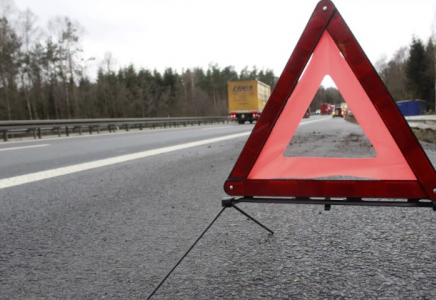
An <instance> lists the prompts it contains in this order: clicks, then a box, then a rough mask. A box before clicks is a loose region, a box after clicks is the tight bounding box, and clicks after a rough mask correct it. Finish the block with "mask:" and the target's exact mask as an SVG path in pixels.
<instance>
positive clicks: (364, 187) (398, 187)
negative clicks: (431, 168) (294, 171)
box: [224, 180, 427, 199]
mask: <svg viewBox="0 0 436 300" xmlns="http://www.w3.org/2000/svg"><path fill="white" fill-rule="evenodd" d="M230 186H233V189H231V188H230ZM224 190H225V192H226V193H227V194H229V195H231V196H277V197H282V196H283V197H285V196H294V197H344V198H345V197H351V198H381V196H380V195H383V198H417V199H422V198H426V197H427V195H426V193H425V192H424V190H423V189H422V187H421V185H420V184H419V183H418V182H417V181H384V180H380V181H372V180H371V181H364V180H350V181H345V180H227V181H226V183H225V185H224Z"/></svg>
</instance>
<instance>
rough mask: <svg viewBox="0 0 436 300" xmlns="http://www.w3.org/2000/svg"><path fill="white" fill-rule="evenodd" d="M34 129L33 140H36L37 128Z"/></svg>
mask: <svg viewBox="0 0 436 300" xmlns="http://www.w3.org/2000/svg"><path fill="white" fill-rule="evenodd" d="M32 129H33V138H34V139H35V140H36V128H32Z"/></svg>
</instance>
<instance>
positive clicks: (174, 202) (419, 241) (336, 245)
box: [0, 116, 436, 299]
mask: <svg viewBox="0 0 436 300" xmlns="http://www.w3.org/2000/svg"><path fill="white" fill-rule="evenodd" d="M302 122H303V123H305V124H304V125H302V126H300V127H299V130H298V134H299V137H297V136H296V140H293V142H294V143H293V142H291V144H290V147H298V148H300V149H299V150H298V151H301V153H309V154H307V155H308V156H310V155H319V153H334V155H338V156H341V155H343V156H348V155H349V153H350V151H348V150H347V149H348V148H349V147H351V146H350V145H345V146H344V147H342V148H341V147H337V144H338V143H339V144H344V143H343V142H339V141H341V140H342V141H343V140H344V139H345V140H348V139H349V138H350V135H351V137H352V138H355V137H356V136H359V134H360V133H359V131H358V130H357V128H358V127H357V126H355V127H353V126H354V125H352V124H348V123H346V121H344V120H342V119H332V118H331V117H324V116H313V117H311V118H309V119H304V120H303V121H302ZM350 125H351V126H350ZM252 128H253V126H252V125H248V124H246V125H224V126H223V125H218V126H207V127H206V126H203V127H197V126H196V127H188V128H180V129H166V130H155V131H151V130H150V131H144V132H131V133H122V134H108V135H93V136H89V137H78V138H65V139H60V138H53V139H44V140H41V141H21V142H8V143H1V144H0V170H1V172H0V299H144V298H147V297H148V295H149V294H150V293H151V292H152V291H153V289H154V288H155V287H156V286H157V284H159V282H160V281H161V280H162V279H163V277H164V276H165V275H166V274H167V273H168V272H169V270H171V268H172V267H173V266H174V264H175V263H176V262H177V261H178V260H179V259H180V258H181V257H182V256H183V254H184V253H185V252H186V250H187V249H188V248H189V247H190V246H191V245H192V243H193V242H194V241H195V240H196V238H197V237H198V236H199V235H200V234H201V232H202V231H203V230H204V229H205V228H206V226H207V225H208V224H209V223H210V222H211V221H212V219H213V218H214V217H215V216H216V215H217V214H218V212H219V211H220V210H221V199H222V197H224V196H225V194H224V192H223V183H224V181H225V180H226V179H227V177H228V175H229V173H230V171H231V169H232V167H233V165H234V163H235V161H236V159H237V157H238V156H239V154H240V152H241V150H242V148H243V146H244V143H245V141H246V139H247V137H248V134H249V132H250V131H251V129H252ZM321 130H324V131H325V132H324V133H321ZM328 134H331V136H326V135H328ZM314 135H315V136H318V137H319V138H316V139H314V138H313V136H314ZM322 135H324V140H326V141H336V142H333V143H330V146H328V144H329V143H327V142H326V143H319V144H317V146H316V147H313V145H312V146H310V145H311V143H305V142H304V141H305V140H304V139H306V141H309V142H310V141H315V142H316V141H319V140H320V139H321V136H322ZM298 139H300V140H298ZM355 144H356V145H357V148H359V149H367V150H368V151H369V152H368V153H369V154H365V153H363V152H362V154H361V155H363V156H365V155H372V154H370V151H371V147H370V145H369V146H368V144H367V143H366V142H365V141H364V138H362V139H361V138H360V137H359V138H358V139H357V140H356V143H355ZM295 145H297V146H295ZM356 145H355V146H356ZM423 146H424V149H425V150H426V153H427V155H428V156H429V158H430V159H431V160H432V162H433V164H434V163H436V147H435V146H434V145H430V144H423ZM323 147H325V148H323ZM329 147H330V148H329ZM331 147H336V148H334V150H332V148H331ZM301 148H303V149H301ZM290 149H291V150H289V149H288V151H289V153H290V154H289V155H292V153H294V152H293V151H292V148H290ZM295 149H296V148H295ZM320 149H321V150H322V149H324V150H323V151H321V150H320ZM341 149H342V150H341ZM341 151H343V152H341ZM310 153H312V154H310ZM332 155H333V154H329V155H327V156H330V157H331V156H332ZM239 207H240V208H242V209H243V210H245V211H246V212H247V213H249V214H250V215H252V216H254V217H255V218H256V219H257V220H259V221H261V222H262V223H263V224H265V225H266V226H268V227H269V228H271V229H272V230H274V231H275V234H274V235H272V236H271V235H269V234H268V232H267V231H265V230H264V229H263V228H261V227H259V226H258V225H256V224H255V223H253V222H252V221H250V220H248V219H247V218H246V217H244V216H243V215H241V214H240V213H238V212H237V211H236V210H234V209H227V210H225V211H224V213H223V214H222V215H221V217H220V218H219V219H218V220H217V222H216V223H215V224H214V225H213V226H212V228H211V229H210V230H209V231H208V232H207V233H206V235H205V236H204V237H203V238H202V239H201V240H200V242H199V243H198V245H197V246H196V247H195V248H194V249H193V250H192V251H191V253H190V254H189V255H188V256H187V257H186V258H185V260H184V261H183V262H182V263H181V264H180V266H179V267H178V268H177V269H176V270H175V272H174V273H173V274H172V275H171V276H170V277H169V278H168V280H167V281H166V282H165V283H164V284H163V285H162V287H161V288H160V289H159V290H158V292H157V293H156V294H155V295H154V296H153V299H435V298H436V252H435V248H436V235H435V233H434V231H433V229H434V227H435V220H436V219H435V216H436V213H435V212H433V211H432V210H431V209H428V208H380V207H345V206H342V207H341V206H338V207H337V206H334V207H332V210H331V211H324V210H323V206H321V205H319V206H316V205H272V204H271V205H267V204H241V205H239Z"/></svg>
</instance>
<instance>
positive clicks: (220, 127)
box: [202, 126, 231, 130]
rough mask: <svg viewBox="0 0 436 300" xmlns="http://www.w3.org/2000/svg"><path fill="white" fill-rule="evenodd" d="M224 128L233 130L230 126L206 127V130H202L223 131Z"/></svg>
mask: <svg viewBox="0 0 436 300" xmlns="http://www.w3.org/2000/svg"><path fill="white" fill-rule="evenodd" d="M222 128H231V127H230V126H219V127H206V128H202V130H212V129H222Z"/></svg>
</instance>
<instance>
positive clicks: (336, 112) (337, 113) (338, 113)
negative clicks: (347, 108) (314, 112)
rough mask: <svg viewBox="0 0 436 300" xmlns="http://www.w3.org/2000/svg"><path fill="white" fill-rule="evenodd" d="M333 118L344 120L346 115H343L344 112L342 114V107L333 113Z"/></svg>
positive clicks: (336, 108)
mask: <svg viewBox="0 0 436 300" xmlns="http://www.w3.org/2000/svg"><path fill="white" fill-rule="evenodd" d="M332 116H333V118H334V117H341V118H343V117H344V115H343V112H342V108H341V107H335V110H334V111H333V114H332Z"/></svg>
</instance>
